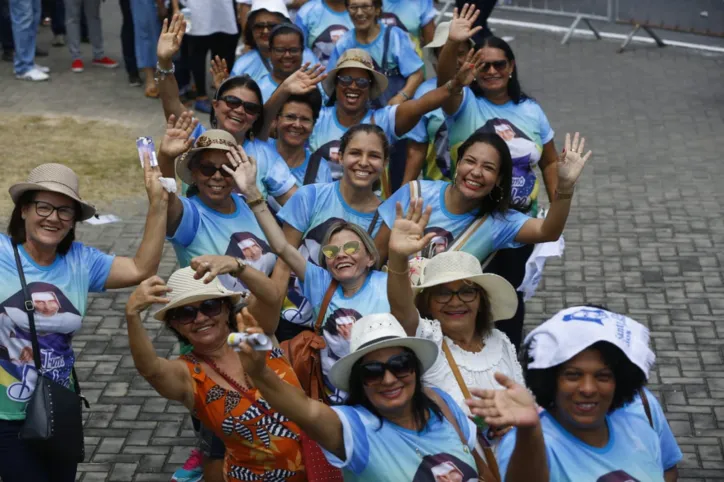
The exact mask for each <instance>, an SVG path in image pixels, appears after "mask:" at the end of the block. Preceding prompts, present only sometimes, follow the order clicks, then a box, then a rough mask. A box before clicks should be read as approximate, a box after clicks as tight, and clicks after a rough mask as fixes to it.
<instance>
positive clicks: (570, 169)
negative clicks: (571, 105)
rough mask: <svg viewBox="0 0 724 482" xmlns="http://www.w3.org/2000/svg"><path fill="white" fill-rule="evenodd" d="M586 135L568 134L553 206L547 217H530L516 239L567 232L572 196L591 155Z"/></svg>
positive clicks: (534, 240)
mask: <svg viewBox="0 0 724 482" xmlns="http://www.w3.org/2000/svg"><path fill="white" fill-rule="evenodd" d="M585 145H586V139H585V138H583V137H581V138H580V143H579V135H578V132H576V135H575V136H574V137H573V142H572V143H571V135H570V134H566V146H565V148H564V149H563V152H562V153H561V156H560V157H559V158H558V161H557V165H558V186H557V190H556V195H555V198H554V199H552V200H551V207H550V209H549V210H548V215H547V216H546V217H545V219H529V220H528V221H526V222H525V224H523V227H522V228H520V231H518V235H517V236H516V237H515V240H516V241H517V242H519V243H526V244H536V243H545V242H548V241H555V240H557V239H558V238H559V237H560V236H561V234H562V233H563V228H564V227H565V226H566V221H567V220H568V213H569V211H570V210H571V200H572V199H573V191H574V188H575V186H576V182H577V181H578V178H579V177H580V175H581V171H582V170H583V167H584V166H585V164H586V161H587V160H588V158H589V157H591V151H588V152H587V153H586V154H585V155H584V154H583V153H584V147H585Z"/></svg>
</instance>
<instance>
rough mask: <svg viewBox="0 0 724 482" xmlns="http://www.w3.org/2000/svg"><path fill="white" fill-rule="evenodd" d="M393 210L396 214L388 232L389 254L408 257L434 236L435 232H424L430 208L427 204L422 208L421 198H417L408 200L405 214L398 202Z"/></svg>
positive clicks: (430, 211) (428, 219)
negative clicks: (408, 204)
mask: <svg viewBox="0 0 724 482" xmlns="http://www.w3.org/2000/svg"><path fill="white" fill-rule="evenodd" d="M395 210H396V211H397V216H396V217H395V224H393V226H392V231H391V233H390V242H389V249H390V254H393V253H394V254H396V255H399V256H404V257H408V256H411V255H413V254H415V253H417V252H418V251H421V250H422V248H424V247H425V246H427V244H428V243H429V242H430V241H432V238H434V237H435V233H427V234H425V227H426V226H427V223H428V222H429V221H430V214H431V213H432V208H431V207H430V206H428V207H427V208H426V209H424V210H423V207H422V199H421V198H418V199H413V200H411V201H410V206H409V208H408V209H407V214H403V213H402V205H401V204H400V203H397V204H396V205H395Z"/></svg>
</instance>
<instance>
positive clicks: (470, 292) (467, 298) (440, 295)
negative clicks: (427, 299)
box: [430, 286, 480, 304]
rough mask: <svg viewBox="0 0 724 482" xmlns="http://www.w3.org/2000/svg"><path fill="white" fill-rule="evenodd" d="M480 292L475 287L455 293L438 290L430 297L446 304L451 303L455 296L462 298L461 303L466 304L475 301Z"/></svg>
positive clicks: (465, 287) (445, 289) (443, 289)
mask: <svg viewBox="0 0 724 482" xmlns="http://www.w3.org/2000/svg"><path fill="white" fill-rule="evenodd" d="M479 293H480V292H479V291H478V289H477V288H475V287H474V286H463V287H462V288H460V289H459V290H457V291H453V290H451V289H448V288H437V289H435V290H433V291H432V294H431V295H430V296H431V297H432V299H433V300H434V301H436V302H438V303H441V304H445V303H449V302H450V300H452V299H453V296H457V297H458V298H460V301H462V302H464V303H470V302H472V301H475V298H477V297H478V294H479Z"/></svg>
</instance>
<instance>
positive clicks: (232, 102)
mask: <svg viewBox="0 0 724 482" xmlns="http://www.w3.org/2000/svg"><path fill="white" fill-rule="evenodd" d="M219 100H223V101H224V102H226V105H228V106H229V108H230V109H231V110H234V109H238V108H239V107H243V108H244V112H246V113H247V114H251V115H257V114H260V113H261V105H260V104H257V103H256V102H247V101H245V100H241V99H240V98H238V97H236V96H235V95H225V96H223V97H221V98H220V99H219Z"/></svg>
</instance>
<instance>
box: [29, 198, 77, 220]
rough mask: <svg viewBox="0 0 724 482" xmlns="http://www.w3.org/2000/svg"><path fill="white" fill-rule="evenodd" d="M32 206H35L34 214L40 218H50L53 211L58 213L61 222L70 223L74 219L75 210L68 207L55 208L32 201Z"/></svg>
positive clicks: (41, 202)
mask: <svg viewBox="0 0 724 482" xmlns="http://www.w3.org/2000/svg"><path fill="white" fill-rule="evenodd" d="M32 204H35V214H37V215H38V216H40V217H41V218H47V217H50V216H51V215H52V214H53V211H58V218H59V219H60V220H61V221H72V220H73V219H74V218H75V209H73V208H71V207H68V206H60V207H56V206H53V205H52V204H50V203H46V202H44V201H33V202H32Z"/></svg>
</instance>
